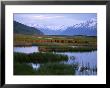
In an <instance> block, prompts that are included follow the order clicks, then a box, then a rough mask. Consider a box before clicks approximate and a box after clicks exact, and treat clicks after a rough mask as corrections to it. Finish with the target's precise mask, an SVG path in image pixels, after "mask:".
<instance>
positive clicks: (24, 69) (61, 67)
mask: <svg viewBox="0 0 110 88" xmlns="http://www.w3.org/2000/svg"><path fill="white" fill-rule="evenodd" d="M74 74H75V70H74V69H73V67H72V66H71V65H67V64H60V63H45V64H42V65H41V66H40V68H39V69H38V70H34V69H33V68H32V67H31V66H30V65H27V64H26V63H14V75H74Z"/></svg>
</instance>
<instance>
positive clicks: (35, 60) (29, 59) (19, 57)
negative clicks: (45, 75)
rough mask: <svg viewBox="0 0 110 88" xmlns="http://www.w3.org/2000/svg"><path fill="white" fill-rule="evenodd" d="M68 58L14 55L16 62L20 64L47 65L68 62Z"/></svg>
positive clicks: (37, 54) (34, 54) (47, 55)
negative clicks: (48, 63)
mask: <svg viewBox="0 0 110 88" xmlns="http://www.w3.org/2000/svg"><path fill="white" fill-rule="evenodd" d="M67 60H68V56H66V55H60V54H53V53H41V52H39V53H32V54H25V53H14V61H15V62H20V63H29V62H32V63H47V62H59V61H67Z"/></svg>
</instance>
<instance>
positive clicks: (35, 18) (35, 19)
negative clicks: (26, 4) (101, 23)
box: [14, 13, 97, 27]
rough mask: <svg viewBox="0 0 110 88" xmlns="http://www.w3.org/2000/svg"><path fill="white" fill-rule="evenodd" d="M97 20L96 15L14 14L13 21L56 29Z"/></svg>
mask: <svg viewBox="0 0 110 88" xmlns="http://www.w3.org/2000/svg"><path fill="white" fill-rule="evenodd" d="M92 18H97V14H96V13H61V14H60V13H50V14H49V13H34V14H30V13H25V14H23V13H15V14H14V20H15V21H17V22H20V23H23V24H25V25H29V26H37V25H43V26H46V27H58V26H61V25H67V26H68V25H73V24H78V23H81V22H85V21H87V20H90V19H92Z"/></svg>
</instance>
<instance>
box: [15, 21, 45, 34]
mask: <svg viewBox="0 0 110 88" xmlns="http://www.w3.org/2000/svg"><path fill="white" fill-rule="evenodd" d="M13 24H14V25H13V26H14V27H13V28H14V33H16V34H28V35H43V32H41V31H40V30H38V29H37V28H34V27H29V26H26V25H24V24H21V23H19V22H16V21H14V22H13Z"/></svg>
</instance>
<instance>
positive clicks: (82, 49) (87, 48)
mask: <svg viewBox="0 0 110 88" xmlns="http://www.w3.org/2000/svg"><path fill="white" fill-rule="evenodd" d="M96 49H97V48H96V47H94V46H78V47H74V48H73V47H70V46H39V51H40V52H88V51H94V50H96Z"/></svg>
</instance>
